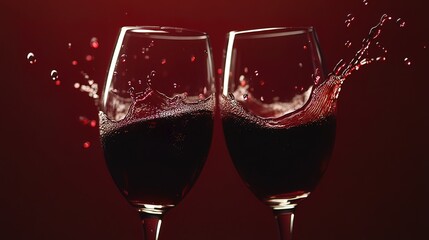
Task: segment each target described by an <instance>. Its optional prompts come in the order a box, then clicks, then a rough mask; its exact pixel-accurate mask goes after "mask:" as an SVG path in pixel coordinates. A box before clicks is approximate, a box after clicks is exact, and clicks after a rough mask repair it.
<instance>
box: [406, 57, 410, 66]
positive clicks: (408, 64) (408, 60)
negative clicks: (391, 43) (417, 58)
mask: <svg viewBox="0 0 429 240" xmlns="http://www.w3.org/2000/svg"><path fill="white" fill-rule="evenodd" d="M404 63H405V65H407V66H410V65H411V60H410V59H409V58H407V57H406V58H404Z"/></svg>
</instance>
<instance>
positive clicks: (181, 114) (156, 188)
mask: <svg viewBox="0 0 429 240" xmlns="http://www.w3.org/2000/svg"><path fill="white" fill-rule="evenodd" d="M193 105H195V106H189V105H187V104H184V105H183V106H182V107H178V109H179V110H175V111H173V112H169V113H166V114H161V115H155V117H152V118H135V119H132V118H126V119H124V120H121V121H120V122H119V123H115V122H112V121H110V120H108V119H106V118H105V117H103V116H102V115H101V119H102V121H101V124H102V126H104V128H102V129H101V141H102V145H103V149H104V155H105V159H106V162H107V166H108V168H109V170H110V173H111V175H112V177H113V180H114V181H115V183H116V185H117V186H118V188H119V189H120V190H121V192H122V193H123V195H124V196H125V197H126V199H127V200H128V201H129V202H130V203H131V204H133V205H134V206H136V207H143V205H148V204H149V205H162V206H168V207H171V206H174V205H176V204H177V203H178V202H179V201H180V200H181V199H182V198H183V196H184V195H185V194H186V192H187V191H188V190H189V189H190V187H191V185H192V184H193V182H194V181H195V180H196V178H197V176H198V174H199V172H200V171H201V169H202V167H203V164H204V162H205V160H206V158H207V155H208V151H209V148H210V144H211V140H212V128H213V127H212V126H213V116H212V115H213V114H212V111H210V110H209V109H206V108H204V107H203V108H201V107H198V104H193ZM131 109H132V111H130V112H131V113H133V111H134V113H135V112H136V111H135V110H136V104H134V106H132V107H131ZM140 112H141V111H140ZM130 119H131V120H130ZM106 121H107V122H106ZM109 124H110V125H109ZM115 124H116V125H115Z"/></svg>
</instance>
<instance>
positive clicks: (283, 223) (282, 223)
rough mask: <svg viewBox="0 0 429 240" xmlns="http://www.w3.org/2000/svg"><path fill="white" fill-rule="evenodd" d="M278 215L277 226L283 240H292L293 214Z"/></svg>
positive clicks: (281, 213) (282, 213)
mask: <svg viewBox="0 0 429 240" xmlns="http://www.w3.org/2000/svg"><path fill="white" fill-rule="evenodd" d="M275 214H276V220H277V224H278V226H279V231H280V239H281V240H292V229H293V218H294V214H293V212H278V213H275Z"/></svg>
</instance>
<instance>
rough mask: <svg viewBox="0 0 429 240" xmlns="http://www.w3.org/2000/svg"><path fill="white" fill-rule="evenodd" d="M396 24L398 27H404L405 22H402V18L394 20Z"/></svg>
mask: <svg viewBox="0 0 429 240" xmlns="http://www.w3.org/2000/svg"><path fill="white" fill-rule="evenodd" d="M396 23H397V24H398V25H399V27H401V28H402V27H405V21H404V20H402V18H398V19H396Z"/></svg>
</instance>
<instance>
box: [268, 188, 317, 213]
mask: <svg viewBox="0 0 429 240" xmlns="http://www.w3.org/2000/svg"><path fill="white" fill-rule="evenodd" d="M309 195H310V192H301V191H300V192H294V193H288V194H279V195H275V196H271V197H269V198H267V199H265V200H264V203H265V205H267V206H269V207H270V208H271V209H273V210H275V211H292V210H293V209H295V207H296V206H297V205H298V202H300V201H301V200H303V199H305V198H307V197H308V196H309Z"/></svg>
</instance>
